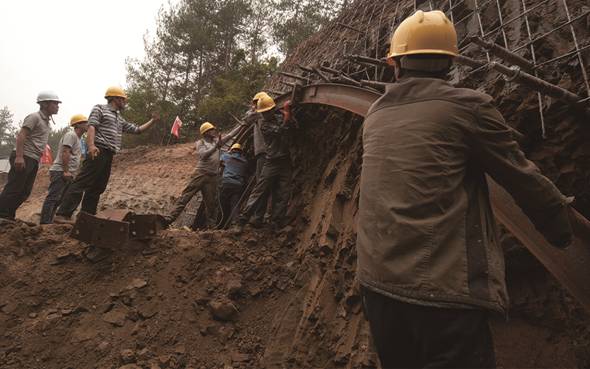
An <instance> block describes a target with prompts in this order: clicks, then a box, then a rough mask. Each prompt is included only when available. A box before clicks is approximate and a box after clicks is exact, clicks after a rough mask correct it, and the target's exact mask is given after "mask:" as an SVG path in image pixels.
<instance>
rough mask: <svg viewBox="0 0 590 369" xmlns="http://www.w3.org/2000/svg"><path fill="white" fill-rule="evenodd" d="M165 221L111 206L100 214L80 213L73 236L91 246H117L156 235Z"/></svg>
mask: <svg viewBox="0 0 590 369" xmlns="http://www.w3.org/2000/svg"><path fill="white" fill-rule="evenodd" d="M162 223H163V218H162V216H161V215H155V214H135V213H134V212H132V211H129V210H119V209H111V210H105V211H102V212H100V213H98V214H97V215H92V214H88V213H85V212H81V213H80V214H79V215H78V219H77V220H76V223H75V224H74V228H73V229H72V232H71V233H70V236H71V237H72V238H75V239H77V240H79V241H82V242H84V243H87V244H90V245H94V246H98V247H103V248H117V247H119V246H122V245H125V244H126V243H127V242H129V241H132V240H147V239H150V238H153V237H155V236H156V235H157V234H158V232H159V231H160V230H161V229H162Z"/></svg>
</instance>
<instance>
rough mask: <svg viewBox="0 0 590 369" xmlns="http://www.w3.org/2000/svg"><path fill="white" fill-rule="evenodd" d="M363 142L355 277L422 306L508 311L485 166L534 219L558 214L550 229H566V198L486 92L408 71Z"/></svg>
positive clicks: (373, 116)
mask: <svg viewBox="0 0 590 369" xmlns="http://www.w3.org/2000/svg"><path fill="white" fill-rule="evenodd" d="M363 147H364V155H363V169H362V175H361V197H360V205H359V207H360V210H359V229H358V251H359V278H360V280H361V283H363V284H364V285H365V286H367V287H369V288H372V289H373V290H375V291H377V292H380V293H384V294H387V295H390V296H392V297H394V298H397V299H399V300H402V301H406V302H411V303H417V304H422V305H431V306H439V307H468V306H480V307H484V308H488V309H492V310H496V311H504V310H505V308H506V307H507V300H508V295H507V292H506V286H505V280H504V260H503V255H502V250H501V248H500V245H499V242H498V240H497V237H496V227H495V223H494V219H493V214H492V212H491V207H490V204H489V199H488V196H487V185H486V182H485V175H484V173H485V172H487V173H489V174H490V175H492V176H493V177H494V178H495V179H496V181H498V182H499V183H500V184H501V185H503V186H505V187H506V188H507V189H508V190H509V191H510V192H512V193H513V195H515V197H516V198H517V202H519V205H520V206H521V207H523V209H524V210H525V212H527V214H528V215H529V217H531V219H532V220H533V222H534V223H535V224H536V225H537V226H542V225H543V224H544V223H545V222H546V221H549V219H553V221H554V222H555V226H553V227H547V228H546V229H544V231H545V234H546V236H547V235H548V236H549V237H553V238H559V237H561V236H562V235H561V234H560V230H559V229H558V226H559V225H563V222H561V221H560V220H563V217H566V216H567V215H566V213H565V198H564V197H563V196H562V195H561V194H560V193H559V191H558V190H557V189H556V188H555V187H554V186H553V185H552V184H551V182H549V181H548V180H547V179H546V178H545V177H543V176H542V175H541V174H540V173H539V172H538V169H537V168H536V167H535V166H534V165H533V164H532V163H531V162H529V161H528V160H526V158H524V156H523V154H522V152H521V151H520V149H519V148H518V145H517V144H516V143H515V141H514V140H513V137H512V130H511V129H510V128H509V127H508V126H506V125H505V123H504V120H503V118H502V116H501V115H500V113H499V112H498V111H497V110H496V109H495V108H494V107H493V106H492V105H491V98H490V97H489V96H487V95H485V94H481V93H478V92H476V91H473V90H469V89H458V88H454V87H452V86H451V85H450V84H448V83H447V82H445V81H443V80H441V79H437V78H405V79H403V80H401V81H400V83H396V84H394V85H391V87H390V88H389V89H388V91H387V93H386V94H385V95H384V96H383V97H382V98H380V99H379V100H378V101H377V102H376V103H375V104H374V105H373V106H372V108H371V110H370V111H369V114H368V116H367V119H366V121H365V126H364V131H363ZM565 222H566V224H567V221H565ZM565 228H567V227H564V229H563V230H562V231H563V232H566V230H565Z"/></svg>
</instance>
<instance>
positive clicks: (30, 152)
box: [0, 91, 61, 220]
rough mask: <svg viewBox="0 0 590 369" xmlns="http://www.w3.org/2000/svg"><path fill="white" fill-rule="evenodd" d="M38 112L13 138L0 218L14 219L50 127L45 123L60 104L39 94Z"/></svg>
mask: <svg viewBox="0 0 590 369" xmlns="http://www.w3.org/2000/svg"><path fill="white" fill-rule="evenodd" d="M37 103H38V104H39V111H38V112H36V113H32V114H29V115H27V117H26V118H25V120H24V121H23V125H22V127H21V129H20V131H19V133H18V135H17V136H16V147H15V150H14V151H13V152H12V154H10V159H9V160H10V171H9V172H8V180H7V182H6V185H5V186H4V189H3V190H2V193H0V218H2V219H8V220H14V219H15V217H16V209H18V208H19V207H20V206H21V205H22V203H23V202H25V200H26V199H27V198H29V195H30V194H31V191H32V189H33V184H34V183H35V178H36V177H37V171H38V169H39V159H40V158H41V155H42V154H43V151H44V150H45V146H46V145H47V140H48V139H49V132H50V131H51V126H50V123H49V121H50V120H51V119H52V116H53V115H54V114H57V112H58V111H59V104H60V103H61V101H60V99H59V97H58V96H57V94H56V93H55V92H52V91H43V92H41V93H39V95H38V96H37Z"/></svg>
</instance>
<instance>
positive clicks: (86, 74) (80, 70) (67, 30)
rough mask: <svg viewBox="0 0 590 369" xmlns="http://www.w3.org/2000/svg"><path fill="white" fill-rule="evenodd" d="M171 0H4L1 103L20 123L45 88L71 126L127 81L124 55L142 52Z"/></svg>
mask: <svg viewBox="0 0 590 369" xmlns="http://www.w3.org/2000/svg"><path fill="white" fill-rule="evenodd" d="M167 4H168V1H167V0H100V1H98V0H0V107H4V106H8V108H9V110H10V111H11V112H12V113H13V114H14V121H15V123H17V122H19V121H21V120H22V119H23V118H24V117H25V116H26V115H27V114H29V113H31V112H34V111H37V110H38V105H37V104H36V103H35V99H36V97H37V93H38V92H39V91H41V90H54V91H55V92H57V93H58V95H59V97H60V99H61V100H62V101H63V103H62V104H61V106H60V110H59V114H58V115H56V116H54V120H55V122H56V123H57V124H58V126H60V127H62V126H65V125H66V123H67V122H68V121H69V118H70V117H71V116H72V115H73V114H77V113H82V114H85V115H88V114H89V113H90V110H91V108H92V106H94V105H95V104H98V103H101V104H102V103H104V101H105V100H104V98H103V96H104V92H105V90H106V88H107V87H108V86H110V85H120V86H123V87H124V86H125V58H126V57H141V56H142V55H143V35H144V34H145V33H146V31H149V32H150V34H152V35H153V33H154V32H155V28H156V16H157V13H158V10H159V9H160V7H161V6H162V5H166V6H168V5H167Z"/></svg>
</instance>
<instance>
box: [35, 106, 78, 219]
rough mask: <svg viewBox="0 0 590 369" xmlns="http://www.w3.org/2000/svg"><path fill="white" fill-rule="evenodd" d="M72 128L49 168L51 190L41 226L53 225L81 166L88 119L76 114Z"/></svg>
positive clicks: (72, 120) (60, 143)
mask: <svg viewBox="0 0 590 369" xmlns="http://www.w3.org/2000/svg"><path fill="white" fill-rule="evenodd" d="M70 127H72V128H73V129H72V130H70V131H68V132H66V133H65V134H64V135H63V136H62V138H61V140H60V141H59V147H58V150H57V156H56V158H55V160H54V161H53V165H52V166H51V168H49V178H50V183H49V190H48V193H47V197H46V198H45V201H44V202H43V207H42V208H41V224H51V223H53V217H54V216H55V211H56V210H57V207H58V206H59V204H60V203H61V199H62V196H63V194H64V192H65V191H66V189H67V188H68V187H69V186H70V184H71V183H72V181H73V179H74V176H75V175H76V173H77V171H78V167H79V166H80V158H81V137H82V135H83V134H84V132H86V130H87V129H88V118H86V116H84V115H83V114H76V115H74V116H73V117H72V118H71V119H70Z"/></svg>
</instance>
